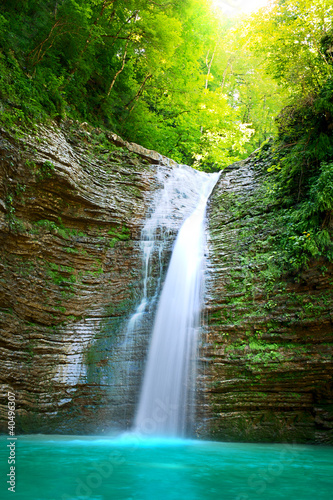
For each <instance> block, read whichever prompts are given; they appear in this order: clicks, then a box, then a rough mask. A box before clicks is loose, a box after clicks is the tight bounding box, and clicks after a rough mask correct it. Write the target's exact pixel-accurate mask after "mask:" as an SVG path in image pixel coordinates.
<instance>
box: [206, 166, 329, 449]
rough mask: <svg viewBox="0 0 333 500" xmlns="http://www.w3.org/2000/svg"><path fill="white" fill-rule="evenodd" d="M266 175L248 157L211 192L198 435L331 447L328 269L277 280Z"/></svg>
mask: <svg viewBox="0 0 333 500" xmlns="http://www.w3.org/2000/svg"><path fill="white" fill-rule="evenodd" d="M267 175H268V174H267V166H266V167H265V166H263V165H262V164H261V162H260V161H259V160H256V159H255V158H252V159H251V158H250V159H249V160H247V161H244V162H239V163H237V164H234V165H232V166H231V167H229V168H227V169H226V170H225V171H224V172H223V173H222V174H221V177H220V180H219V182H218V184H217V186H216V188H215V190H214V192H213V195H212V197H211V204H210V209H209V212H208V217H209V228H210V241H209V258H210V269H209V279H208V282H207V304H206V306H207V308H206V312H205V317H206V318H207V321H206V323H207V324H206V333H205V335H204V337H203V342H202V346H201V378H200V385H201V388H202V392H201V397H200V399H199V407H198V416H199V420H201V421H204V422H205V424H206V427H205V429H203V427H202V425H201V426H198V434H199V435H200V436H204V437H209V438H214V439H220V440H231V441H240V440H244V441H280V442H281V441H289V442H293V441H296V442H313V443H332V441H333V379H332V375H333V364H332V345H333V344H332V343H333V293H332V285H333V281H332V270H333V269H332V265H330V264H328V263H327V262H324V261H323V262H315V263H313V264H312V265H311V266H310V268H309V269H308V270H307V271H305V272H302V273H301V274H298V275H296V274H295V275H288V276H283V275H282V276H281V269H278V268H277V267H276V265H274V264H273V262H274V254H272V247H271V245H270V241H271V238H272V237H273V236H274V234H276V232H277V231H283V230H284V228H283V227H282V226H281V223H280V222H279V217H278V215H279V210H281V208H279V207H272V206H269V205H267V203H265V190H266V189H269V182H272V181H271V180H269V179H266V176H267ZM266 181H267V182H266Z"/></svg>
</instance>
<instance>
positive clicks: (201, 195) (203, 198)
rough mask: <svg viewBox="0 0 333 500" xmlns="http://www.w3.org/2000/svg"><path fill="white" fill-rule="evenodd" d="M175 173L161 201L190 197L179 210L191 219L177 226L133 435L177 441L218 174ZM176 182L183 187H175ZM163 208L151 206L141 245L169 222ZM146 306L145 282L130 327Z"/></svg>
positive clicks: (191, 375) (187, 393) (189, 389)
mask: <svg viewBox="0 0 333 500" xmlns="http://www.w3.org/2000/svg"><path fill="white" fill-rule="evenodd" d="M175 170H176V171H175V173H174V174H173V175H174V178H173V179H172V182H171V183H170V184H171V185H172V186H173V191H174V193H176V197H175V198H172V197H171V198H169V195H170V194H171V193H170V189H169V188H166V187H165V188H164V191H163V194H164V199H165V198H167V199H168V200H169V204H170V203H171V205H172V203H175V199H178V200H181V199H182V198H183V199H185V198H188V197H189V195H190V194H192V198H191V202H192V203H189V204H187V205H186V204H185V205H186V207H187V210H185V213H186V212H188V208H189V206H191V205H192V209H191V211H192V213H191V215H189V216H188V217H187V219H186V220H185V222H184V223H183V225H182V226H181V229H180V231H179V233H178V236H177V239H176V242H175V245H174V249H173V252H172V256H171V261H170V265H169V268H168V272H167V276H166V279H165V283H164V286H163V290H162V293H161V297H160V300H159V304H158V308H157V314H156V318H155V323H154V328H153V333H152V338H151V344H150V348H149V353H148V359H147V365H146V370H145V375H144V382H143V386H142V392H141V397H140V401H139V406H138V411H137V415H136V419H135V431H137V432H140V433H145V434H150V435H164V436H165V435H167V436H180V435H183V434H184V433H185V430H186V416H187V410H188V406H189V404H190V402H189V399H190V396H191V393H192V392H193V391H192V389H193V383H194V378H195V377H194V372H195V368H194V364H193V359H194V358H195V351H196V340H197V332H198V327H199V324H200V310H201V299H202V287H203V272H204V249H205V231H204V229H205V212H206V204H207V200H208V198H209V195H210V193H211V191H212V189H213V187H214V185H215V184H216V182H217V179H218V174H205V173H202V172H198V171H195V170H192V169H189V167H184V166H182V167H179V168H178V169H175ZM179 180H182V181H183V184H182V182H177V181H179ZM189 188H190V192H191V193H189ZM162 199H163V196H162ZM165 208H166V207H165V206H163V203H162V204H161V202H160V201H159V202H157V206H156V209H155V211H154V213H153V215H152V216H151V218H150V219H149V220H148V222H147V223H146V226H145V228H144V231H143V235H144V236H145V235H147V234H148V233H149V232H150V238H148V240H147V241H153V240H154V237H152V236H154V235H156V230H157V228H158V227H159V226H163V223H164V224H165V223H166V219H165V217H169V218H170V215H171V214H170V212H169V214H167V213H166V212H165ZM193 208H194V210H193ZM161 213H162V215H163V216H162V218H161V217H160V215H161ZM186 215H188V213H187V214H186ZM152 228H153V230H152ZM151 230H152V231H151ZM153 247H154V244H153V243H151V244H150V245H148V248H149V250H148V251H146V253H145V269H146V272H145V280H147V276H148V275H147V273H148V269H149V259H150V255H151V251H152V250H153ZM146 306H147V289H146V281H145V286H144V297H143V299H142V302H141V304H140V306H139V308H138V309H137V311H136V313H135V315H134V316H133V317H132V321H134V320H135V321H136V320H137V318H138V317H139V316H138V315H140V314H143V311H144V310H145V308H146ZM134 318H135V319H134Z"/></svg>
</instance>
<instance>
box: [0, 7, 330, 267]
mask: <svg viewBox="0 0 333 500" xmlns="http://www.w3.org/2000/svg"><path fill="white" fill-rule="evenodd" d="M332 72H333V2H332V0H311V1H310V0H275V1H271V3H270V4H269V5H268V6H267V7H265V8H263V9H261V10H260V11H258V12H257V13H256V14H253V15H252V16H250V17H249V16H247V17H243V18H242V17H237V18H230V17H226V16H224V15H223V14H222V12H221V10H219V9H217V8H216V7H215V3H214V2H213V1H212V0H156V1H152V0H2V2H1V5H0V123H1V125H2V126H4V127H6V128H14V129H16V130H18V129H22V130H25V131H27V130H28V131H31V130H32V129H33V128H34V127H35V126H36V124H37V123H40V122H43V121H48V120H53V121H58V122H61V121H62V120H68V119H70V120H73V121H74V122H75V121H78V122H80V123H81V122H88V123H89V124H90V125H92V126H94V127H96V128H98V129H100V131H101V134H100V137H101V140H103V131H105V130H111V131H113V132H116V133H118V134H119V135H120V136H122V137H123V138H124V139H127V140H129V141H132V142H137V143H139V144H141V145H142V146H145V147H146V148H150V149H154V150H157V151H159V152H160V153H162V154H164V155H166V156H169V157H171V158H173V159H174V160H176V161H178V162H180V163H186V164H189V165H192V166H194V167H195V168H198V169H201V170H205V171H208V172H210V171H216V170H220V169H222V168H224V167H225V166H227V165H229V164H231V163H233V162H234V161H237V160H240V159H243V158H246V157H247V156H248V155H249V154H251V153H252V152H253V151H254V150H256V149H258V148H261V150H260V151H261V152H260V154H261V155H262V156H264V155H266V157H268V156H269V162H268V164H269V165H268V168H267V170H268V172H269V173H270V174H271V180H270V181H269V182H268V190H267V197H268V198H269V200H270V203H271V204H273V205H274V204H276V203H279V204H280V206H284V208H285V210H284V212H283V214H284V215H283V220H281V221H280V223H281V227H282V226H283V227H284V229H285V230H284V233H283V235H281V236H280V235H277V237H276V240H275V242H273V243H274V244H273V243H272V249H273V248H276V250H274V252H276V253H279V255H280V259H281V262H282V261H284V262H285V263H286V262H287V263H288V265H292V266H296V267H297V266H302V265H305V264H306V263H307V261H308V259H309V258H313V257H320V256H325V258H328V259H329V260H332V259H333V249H332V243H331V229H332V222H333V217H332V213H333V212H332V210H333V141H332V130H333V80H332ZM272 137H273V142H272V140H271V141H270V142H267V141H268V140H269V139H270V138H272ZM272 252H273V250H272Z"/></svg>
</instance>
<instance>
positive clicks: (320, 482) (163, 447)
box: [0, 436, 333, 500]
mask: <svg viewBox="0 0 333 500" xmlns="http://www.w3.org/2000/svg"><path fill="white" fill-rule="evenodd" d="M8 443H9V441H8V440H7V437H5V436H2V437H1V438H0V450H1V454H0V477H1V483H0V498H1V499H3V498H12V499H15V500H74V499H75V500H88V499H89V500H183V499H186V500H187V499H188V500H202V499H205V500H206V499H207V500H213V499H214V500H217V499H218V500H220V499H225V500H229V499H230V500H231V499H232V500H268V499H269V500H277V499H285V500H292V499H293V500H306V499H311V500H331V499H332V498H333V448H332V447H315V446H296V445H290V444H289V445H287V444H286V445H284V444H277V445H268V444H267V445H266V444H240V443H215V442H202V441H186V440H181V441H176V440H175V441H172V440H171V441H170V440H168V441H166V440H165V441H163V440H143V439H142V438H140V437H137V438H135V437H127V438H126V437H125V438H122V439H109V438H104V437H103V438H96V437H73V436H70V437H68V436H66V437H64V436H18V437H17V440H16V444H15V450H14V452H15V460H16V464H15V467H16V469H15V474H16V476H15V482H16V484H15V494H13V493H12V492H9V491H7V487H8V486H9V485H6V480H7V477H6V474H8V473H9V464H8V463H7V461H8V455H9V448H8V447H7V444H8Z"/></svg>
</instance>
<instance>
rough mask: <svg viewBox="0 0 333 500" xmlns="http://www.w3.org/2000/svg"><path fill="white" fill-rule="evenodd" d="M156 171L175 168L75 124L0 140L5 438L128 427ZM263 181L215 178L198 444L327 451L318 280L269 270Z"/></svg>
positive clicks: (273, 224)
mask: <svg viewBox="0 0 333 500" xmlns="http://www.w3.org/2000/svg"><path fill="white" fill-rule="evenodd" d="M161 162H162V163H163V162H164V163H165V169H166V172H167V171H168V169H172V168H173V167H174V164H173V163H172V162H170V161H169V160H166V159H164V158H162V157H161V155H159V154H158V153H155V152H152V151H147V150H145V149H144V148H141V147H140V146H137V145H133V144H128V143H125V142H124V141H122V140H121V139H120V138H119V137H117V136H115V135H113V134H109V135H105V133H102V132H101V131H100V130H93V129H91V128H89V127H88V126H87V125H86V124H81V126H78V124H71V123H63V124H62V125H61V127H56V126H52V127H48V128H43V127H39V128H38V129H36V130H35V131H34V132H33V133H31V134H30V135H27V134H25V135H23V134H21V135H19V134H17V133H16V134H14V133H9V132H8V131H4V130H0V168H1V181H0V182H1V184H0V254H1V260H0V325H1V326H0V329H1V337H0V359H1V363H0V383H1V385H0V417H1V419H0V431H1V432H7V393H8V391H10V392H14V393H15V394H16V398H17V414H16V417H17V419H16V420H17V432H45V433H52V432H60V433H103V432H108V431H109V429H110V428H116V427H119V428H123V427H124V426H126V425H129V423H130V422H131V419H132V417H133V412H134V407H135V405H136V401H137V397H138V387H139V384H140V380H141V376H142V369H143V365H144V360H145V352H146V347H147V340H148V339H147V332H144V331H142V332H140V335H139V339H138V342H137V344H136V345H135V346H134V349H135V352H131V353H127V352H126V353H125V358H127V357H128V356H130V357H132V358H133V360H134V361H135V363H134V368H133V370H134V372H135V373H134V376H133V377H132V378H131V379H130V380H131V383H130V386H129V387H127V385H128V384H127V383H126V384H125V383H124V380H123V379H122V378H121V377H118V375H119V370H120V368H119V366H120V363H121V362H122V361H123V360H124V349H123V346H124V331H125V328H126V324H127V321H128V318H129V316H130V314H131V313H132V312H133V311H134V309H135V307H136V306H137V305H138V303H139V302H140V297H141V294H142V262H141V252H140V241H139V240H140V233H141V229H142V225H143V222H144V220H145V218H146V216H147V213H148V211H149V207H150V203H151V200H152V197H153V194H154V192H155V191H156V189H158V188H159V187H160V185H159V181H158V178H157V175H156V172H157V165H158V164H160V163H161ZM266 170H267V168H265V166H264V165H262V164H261V163H260V161H259V160H256V159H255V158H250V159H249V160H247V161H245V162H240V163H237V164H235V165H233V166H231V167H228V168H227V169H225V170H224V172H223V173H222V174H221V177H220V180H219V182H218V184H217V185H216V187H215V189H214V192H213V194H212V197H211V201H210V205H209V210H208V221H209V269H208V280H207V284H206V289H207V294H206V306H205V311H204V318H205V328H204V333H203V336H202V342H201V346H200V356H199V364H200V370H199V377H198V386H199V391H198V409H197V430H196V433H197V435H198V436H200V437H205V438H210V439H221V440H233V441H239V440H245V441H286V440H289V441H299V442H320V443H328V442H332V427H333V423H332V422H333V387H332V371H333V369H332V341H333V327H332V320H333V313H332V310H333V308H332V305H333V304H332V302H333V294H332V266H330V265H328V264H327V263H325V262H316V263H313V265H312V266H311V267H310V268H309V269H308V270H307V271H306V272H304V273H303V274H302V275H301V276H300V277H299V278H298V277H297V276H296V275H288V276H287V275H286V276H283V277H281V273H280V270H279V269H276V267H274V265H273V264H272V265H271V264H270V262H271V260H270V257H271V255H270V238H271V237H272V235H273V234H274V232H276V231H278V230H283V228H281V227H278V223H277V218H276V213H277V212H276V211H278V207H271V206H268V205H267V203H266V202H265V196H264V194H265V189H266ZM179 224H180V221H178V222H177V223H175V227H174V230H173V231H172V232H171V234H170V241H169V246H168V248H167V251H166V255H165V267H166V266H167V261H168V257H169V254H168V251H170V248H171V244H172V241H173V239H174V237H175V234H176V231H177V228H178V227H179ZM149 286H150V287H151V289H154V286H155V285H154V277H153V279H152V280H151V281H150V283H149ZM147 331H149V329H147Z"/></svg>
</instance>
